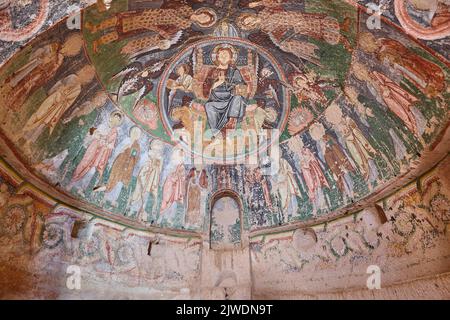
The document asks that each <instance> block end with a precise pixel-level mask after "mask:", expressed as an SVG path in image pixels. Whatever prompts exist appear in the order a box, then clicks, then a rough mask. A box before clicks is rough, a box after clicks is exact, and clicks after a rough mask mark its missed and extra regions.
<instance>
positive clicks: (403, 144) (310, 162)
mask: <svg viewBox="0 0 450 320" xmlns="http://www.w3.org/2000/svg"><path fill="white" fill-rule="evenodd" d="M394 2H395V8H394V7H393V8H392V12H393V14H398V15H399V21H400V23H401V26H402V27H403V28H405V29H406V31H407V32H409V33H411V34H412V35H414V36H415V37H419V38H421V39H423V40H424V41H425V42H423V41H422V42H421V41H418V40H414V39H413V38H412V37H411V36H410V35H407V33H406V32H405V29H402V28H400V26H398V25H395V24H394V23H392V22H389V21H388V20H386V19H383V22H382V24H381V25H380V27H379V28H376V23H375V24H373V23H372V22H373V18H374V17H373V16H371V15H368V14H367V13H366V10H364V8H365V7H363V6H360V7H358V6H356V5H355V4H351V1H348V2H347V1H340V0H339V1H338V0H334V1H330V0H304V1H289V0H282V1H276V0H261V1H254V2H252V1H231V0H230V1H209V0H204V1H201V0H196V1H173V0H171V1H162V0H161V1H137V0H136V1H135V0H128V1H127V0H114V1H99V2H98V3H96V4H94V5H92V6H89V7H87V8H86V9H84V10H83V11H82V14H81V19H78V18H77V16H74V17H72V18H70V19H69V20H63V21H61V22H60V23H58V24H56V25H54V26H53V27H52V28H50V29H48V30H47V31H45V32H42V33H41V34H39V35H37V36H36V37H35V39H34V40H33V41H31V42H30V43H29V44H27V45H25V46H24V47H23V48H22V49H21V50H20V51H19V52H18V53H17V54H15V55H14V56H13V57H12V58H11V59H10V60H9V61H8V62H7V63H5V64H4V66H3V67H2V69H1V70H0V85H1V87H0V102H1V110H0V120H1V124H0V131H1V137H2V140H3V141H4V143H3V145H5V146H8V148H9V149H11V150H12V153H13V154H14V160H11V162H12V163H13V164H14V166H15V167H17V168H22V170H21V171H22V173H23V174H24V175H28V176H29V177H30V179H31V178H33V179H35V180H36V181H39V184H40V186H42V188H43V189H44V190H45V191H47V192H48V193H50V194H52V195H55V196H56V197H59V198H60V199H63V201H65V202H66V203H68V204H70V205H72V206H74V207H77V208H81V209H83V210H86V211H88V212H91V213H94V214H97V215H101V216H103V217H107V218H108V219H111V220H117V221H120V222H121V223H125V224H130V225H134V226H136V225H139V226H142V227H145V226H154V227H164V228H170V229H178V230H180V229H187V230H192V231H199V230H201V229H202V227H203V225H204V221H205V219H209V218H208V217H209V214H210V211H211V209H212V208H211V206H212V204H213V203H212V202H211V199H213V197H215V196H216V194H218V193H220V192H221V191H226V192H227V195H229V194H233V195H236V196H237V197H238V198H239V201H238V202H239V207H240V209H241V210H242V216H239V215H236V219H237V222H236V223H238V224H242V227H243V228H244V229H246V230H256V229H259V228H265V227H274V226H279V225H283V224H287V223H291V222H298V221H301V222H305V223H306V222H309V221H318V220H327V219H330V218H332V217H335V213H336V212H338V210H339V209H342V208H345V207H348V206H351V205H352V204H353V203H356V202H358V201H360V200H362V199H364V198H366V197H368V196H370V195H371V194H373V193H375V192H377V191H378V190H382V189H383V188H385V187H386V186H388V185H389V184H390V183H392V181H393V180H395V179H396V177H398V176H399V175H402V174H404V173H405V172H408V169H409V167H410V165H411V163H412V162H413V161H415V160H418V159H419V158H420V154H421V152H422V151H423V150H425V149H427V146H429V145H431V144H433V143H434V142H435V140H436V139H437V137H438V136H439V134H440V133H441V132H442V130H443V129H444V128H445V127H446V126H447V121H448V95H449V94H448V90H447V86H448V76H449V69H448V61H447V60H446V58H445V55H446V53H445V50H444V52H440V53H439V52H435V51H433V49H432V48H433V46H427V42H426V41H430V40H436V39H439V38H445V37H446V36H448V33H449V32H448V31H449V30H448V7H446V4H445V3H443V2H442V3H441V2H439V7H438V8H439V9H438V10H437V11H435V12H434V15H433V17H432V19H431V20H430V15H427V14H426V12H427V11H426V10H425V11H424V8H421V7H420V3H419V2H420V1H418V3H419V4H417V6H419V7H415V6H414V3H415V1H411V3H409V4H406V3H405V2H404V1H394ZM0 3H1V2H0ZM32 3H33V5H34V6H36V8H41V10H47V9H48V8H47V6H48V3H47V2H46V1H45V0H42V1H32ZM425 9H426V8H425ZM11 10H13V9H12V7H9V6H7V5H6V6H4V7H3V8H1V7H0V21H2V22H4V24H3V25H2V26H0V40H2V41H13V40H11V39H10V38H8V37H6V36H7V35H9V34H14V31H12V30H9V29H8V28H10V25H14V23H15V21H12V20H11V19H12V18H11V17H12V16H11ZM14 10H15V9H14ZM439 10H440V11H439ZM445 10H447V11H445ZM37 12H40V11H39V10H38V11H37ZM417 12H419V13H420V12H424V13H423V15H422V16H420V15H418V14H417ZM413 13H414V14H413ZM446 13H447V14H446ZM45 14H46V15H48V12H47V13H45ZM39 17H40V16H39V15H38V16H35V18H36V19H39ZM411 17H414V19H415V20H414V21H412V20H411V19H412V18H411ZM445 19H447V20H445ZM78 22H79V28H78ZM375 22H376V21H375ZM35 23H36V21H31V22H29V25H28V27H27V26H24V27H23V28H25V29H27V28H28V29H30V30H28V31H27V32H29V33H30V32H31V33H33V32H35V31H34V29H33V27H32V26H33V24H35ZM371 23H372V24H371ZM374 26H375V28H374ZM11 28H12V27H11ZM19 29H20V28H19ZM14 30H15V29H14ZM16 31H17V30H16ZM8 32H9V33H8ZM11 32H12V33H11ZM25 33H26V32H25ZM24 39H25V38H24ZM22 40H23V39H22V38H20V41H22ZM4 43H6V42H4ZM225 130H227V132H229V133H230V132H231V133H233V134H235V135H236V136H237V137H241V138H242V136H243V135H245V134H248V136H247V138H246V139H243V138H242V139H240V140H239V139H237V140H234V141H232V140H231V139H228V140H226V139H221V138H222V137H223V134H224V132H225ZM196 132H201V133H204V134H200V135H196ZM249 132H250V133H249ZM251 133H254V135H252V134H251ZM190 137H191V138H192V137H195V139H189V138H190ZM275 145H276V146H279V148H276V147H275ZM238 146H240V147H242V148H239V147H238ZM226 148H229V149H228V150H230V148H231V150H233V153H232V154H233V155H234V156H236V159H237V160H236V159H234V160H236V161H237V163H233V162H229V161H228V162H223V161H219V160H220V159H222V160H223V158H224V157H225V158H227V157H228V155H229V154H228V155H226V154H225V155H224V152H225V151H226V150H227V149H226ZM202 154H203V155H204V159H202V158H201V155H202ZM255 155H256V156H257V161H256V162H255V163H249V162H248V159H250V158H252V157H253V156H255ZM227 159H228V160H230V159H229V158H227ZM274 163H276V164H277V165H276V166H275V168H276V170H272V169H273V164H274ZM225 207H226V206H225ZM240 219H242V221H240ZM233 226H234V225H233V221H231V222H230V228H233ZM238 229H239V228H238Z"/></svg>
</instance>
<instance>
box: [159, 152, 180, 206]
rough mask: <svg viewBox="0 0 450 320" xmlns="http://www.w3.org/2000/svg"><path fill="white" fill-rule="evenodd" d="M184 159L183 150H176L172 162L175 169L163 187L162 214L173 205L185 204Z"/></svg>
mask: <svg viewBox="0 0 450 320" xmlns="http://www.w3.org/2000/svg"><path fill="white" fill-rule="evenodd" d="M183 157H184V152H183V150H182V149H178V148H177V149H175V151H174V153H173V155H172V160H171V161H172V166H173V168H174V169H173V170H172V172H171V173H169V175H168V176H167V178H166V181H165V182H164V186H163V194H162V204H161V209H160V212H161V213H162V212H164V211H165V210H167V209H169V208H170V207H171V206H172V204H173V203H175V202H178V203H180V202H183V199H184V191H185V181H186V179H185V177H186V173H185V168H184V163H183V160H184V159H183Z"/></svg>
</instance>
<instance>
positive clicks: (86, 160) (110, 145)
mask: <svg viewBox="0 0 450 320" xmlns="http://www.w3.org/2000/svg"><path fill="white" fill-rule="evenodd" d="M122 121H123V115H122V114H121V113H120V112H114V113H112V114H111V116H110V118H109V128H108V129H106V130H104V131H102V130H96V131H95V132H94V134H93V140H92V142H91V143H90V144H89V147H88V148H87V150H86V152H85V154H84V156H83V159H82V160H81V161H80V163H79V164H78V166H77V168H76V169H75V172H74V174H73V176H72V180H71V184H70V186H69V189H71V188H72V186H73V184H75V183H76V182H78V181H80V180H81V179H83V178H84V177H85V176H86V175H87V174H88V173H89V171H91V170H92V169H95V170H96V171H97V172H98V174H99V178H98V181H101V180H102V177H103V173H104V171H105V168H106V165H107V163H108V160H109V158H110V157H111V154H112V151H113V150H114V147H115V145H116V142H117V137H118V129H117V128H118V127H119V126H120V124H121V123H122Z"/></svg>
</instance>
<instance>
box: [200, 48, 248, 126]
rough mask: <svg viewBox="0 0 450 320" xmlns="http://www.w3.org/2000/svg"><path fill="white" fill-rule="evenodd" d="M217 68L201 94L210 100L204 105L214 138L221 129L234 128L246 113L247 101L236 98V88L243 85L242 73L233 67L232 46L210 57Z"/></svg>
mask: <svg viewBox="0 0 450 320" xmlns="http://www.w3.org/2000/svg"><path fill="white" fill-rule="evenodd" d="M212 58H213V61H214V63H215V65H216V67H215V68H213V69H211V71H210V72H209V74H208V76H207V77H206V80H205V82H204V84H203V94H204V96H205V97H209V100H208V102H207V103H206V104H205V111H206V115H207V118H208V123H209V126H210V129H211V130H212V133H213V135H216V134H217V133H218V132H219V131H221V130H222V129H223V128H225V127H227V128H235V126H236V124H237V123H238V122H240V121H241V120H242V119H243V117H244V115H245V110H246V106H247V103H246V99H245V98H244V97H243V96H241V95H239V94H238V92H239V91H241V90H242V89H240V88H239V87H241V88H242V86H246V82H245V81H244V79H243V77H242V74H241V72H240V71H239V69H238V68H237V67H236V66H235V62H236V59H237V53H236V51H235V49H234V48H233V47H232V46H229V45H219V46H217V47H216V48H215V49H214V51H213V54H212Z"/></svg>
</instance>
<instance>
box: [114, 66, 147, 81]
mask: <svg viewBox="0 0 450 320" xmlns="http://www.w3.org/2000/svg"><path fill="white" fill-rule="evenodd" d="M142 68H143V66H142V63H140V62H133V63H132V64H130V65H128V66H127V67H126V68H124V69H122V70H121V71H120V72H119V73H117V74H115V75H114V76H112V77H111V80H116V79H118V78H121V77H124V76H126V75H128V74H134V73H136V72H139V71H141V70H142Z"/></svg>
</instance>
